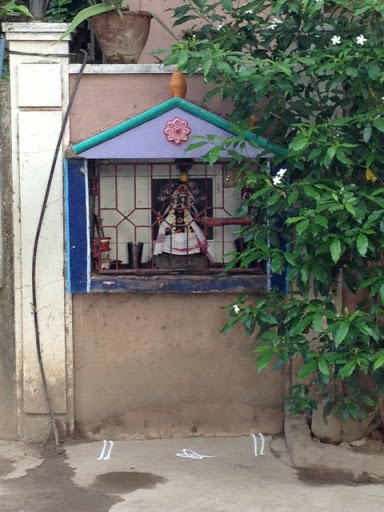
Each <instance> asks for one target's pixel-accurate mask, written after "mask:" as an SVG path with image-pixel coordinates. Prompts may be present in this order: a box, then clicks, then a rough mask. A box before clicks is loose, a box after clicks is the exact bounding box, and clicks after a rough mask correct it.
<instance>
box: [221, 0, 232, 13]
mask: <svg viewBox="0 0 384 512" xmlns="http://www.w3.org/2000/svg"><path fill="white" fill-rule="evenodd" d="M220 3H221V6H222V8H223V9H224V11H232V9H233V6H232V0H220Z"/></svg>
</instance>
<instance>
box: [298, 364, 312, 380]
mask: <svg viewBox="0 0 384 512" xmlns="http://www.w3.org/2000/svg"><path fill="white" fill-rule="evenodd" d="M316 368H317V361H316V360H315V359H314V360H313V361H309V363H306V364H305V365H304V366H303V367H302V369H301V370H300V373H299V375H298V377H297V378H298V380H299V381H300V380H303V379H305V378H307V377H308V376H309V375H311V374H312V373H313V372H314V371H315V370H316Z"/></svg>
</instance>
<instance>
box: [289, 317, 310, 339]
mask: <svg viewBox="0 0 384 512" xmlns="http://www.w3.org/2000/svg"><path fill="white" fill-rule="evenodd" d="M311 323H312V315H308V316H305V317H304V318H302V319H301V320H300V321H299V322H298V323H297V324H296V325H295V327H294V328H293V330H292V336H296V335H297V334H302V333H304V332H305V331H306V330H307V328H308V326H309V325H310V324H311Z"/></svg>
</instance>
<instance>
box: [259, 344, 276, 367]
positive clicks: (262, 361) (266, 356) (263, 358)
mask: <svg viewBox="0 0 384 512" xmlns="http://www.w3.org/2000/svg"><path fill="white" fill-rule="evenodd" d="M273 356H274V352H273V350H272V349H271V348H270V349H268V350H266V351H265V352H263V353H262V354H261V355H260V356H259V357H258V358H257V371H258V372H261V370H264V368H265V367H266V366H268V365H269V363H270V362H271V361H272V358H273Z"/></svg>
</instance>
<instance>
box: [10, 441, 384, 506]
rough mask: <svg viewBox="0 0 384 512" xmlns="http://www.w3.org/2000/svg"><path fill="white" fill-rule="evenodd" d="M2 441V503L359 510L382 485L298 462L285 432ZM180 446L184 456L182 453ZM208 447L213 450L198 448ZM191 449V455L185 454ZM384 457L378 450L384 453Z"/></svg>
mask: <svg viewBox="0 0 384 512" xmlns="http://www.w3.org/2000/svg"><path fill="white" fill-rule="evenodd" d="M256 440H257V453H258V455H257V456H255V438H253V437H238V438H188V439H170V440H148V441H115V442H114V443H110V442H109V440H106V441H107V442H105V443H104V442H103V441H99V442H94V441H92V442H70V443H66V444H65V445H63V447H62V448H63V449H62V450H61V452H62V453H57V450H56V449H55V448H52V447H48V448H47V447H45V448H44V449H42V450H41V449H37V448H36V447H33V446H26V445H22V444H17V443H10V442H5V441H2V442H0V511H1V512H109V511H110V512H205V511H207V512H208V511H209V512H259V511H260V512H261V511H263V512H264V511H278V512H308V511H310V512H323V511H324V512H325V511H326V512H329V511H330V510H332V512H339V511H340V512H341V511H345V510H348V512H360V511H361V512H362V511H364V510H366V509H367V508H369V509H370V510H382V509H383V506H384V505H383V503H384V485H375V484H352V483H351V482H349V481H347V480H344V479H343V474H339V475H338V474H329V475H328V474H327V473H313V472H311V471H310V470H308V471H306V470H300V471H297V470H295V469H293V468H292V467H291V461H290V458H289V455H288V452H287V448H286V445H285V441H284V439H283V438H282V437H279V438H274V439H273V440H272V439H271V438H270V437H266V438H265V449H264V451H265V453H264V454H262V455H261V454H260V451H261V448H262V439H261V437H260V436H258V437H256ZM177 454H179V455H182V456H178V455H177ZM202 456H209V457H202ZM191 457H194V458H191ZM383 461H384V459H383Z"/></svg>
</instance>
